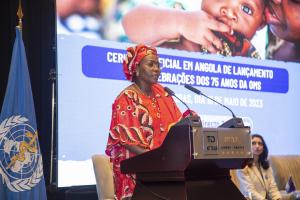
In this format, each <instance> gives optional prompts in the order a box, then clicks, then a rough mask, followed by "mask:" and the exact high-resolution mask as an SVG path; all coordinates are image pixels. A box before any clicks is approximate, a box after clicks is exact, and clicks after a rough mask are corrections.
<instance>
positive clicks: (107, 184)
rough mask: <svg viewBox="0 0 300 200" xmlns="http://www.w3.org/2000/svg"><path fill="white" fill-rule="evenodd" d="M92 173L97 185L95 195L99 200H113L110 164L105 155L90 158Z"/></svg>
mask: <svg viewBox="0 0 300 200" xmlns="http://www.w3.org/2000/svg"><path fill="white" fill-rule="evenodd" d="M92 161H93V166H94V172H95V177H96V183H97V194H98V198H99V200H114V199H115V192H114V181H113V171H112V164H111V163H110V161H109V157H108V156H106V155H93V156H92Z"/></svg>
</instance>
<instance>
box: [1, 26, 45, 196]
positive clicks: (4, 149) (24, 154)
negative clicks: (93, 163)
mask: <svg viewBox="0 0 300 200" xmlns="http://www.w3.org/2000/svg"><path fill="white" fill-rule="evenodd" d="M0 159H1V162H0V199H1V200H2V199H3V200H4V199H9V200H19V199H20V200H21V199H22V200H35V199H36V200H37V199H38V200H44V199H47V196H46V189H45V180H44V174H43V162H42V155H41V151H40V146H39V141H38V132H37V126H36V118H35V110H34V102H33V96H32V91H31V84H30V77H29V72H28V66H27V59H26V53H25V48H24V43H23V40H22V32H21V30H20V29H18V28H17V29H16V40H15V43H14V47H13V54H12V59H11V66H10V72H9V77H8V84H7V88H6V93H5V98H4V102H3V105H2V110H1V115H0Z"/></svg>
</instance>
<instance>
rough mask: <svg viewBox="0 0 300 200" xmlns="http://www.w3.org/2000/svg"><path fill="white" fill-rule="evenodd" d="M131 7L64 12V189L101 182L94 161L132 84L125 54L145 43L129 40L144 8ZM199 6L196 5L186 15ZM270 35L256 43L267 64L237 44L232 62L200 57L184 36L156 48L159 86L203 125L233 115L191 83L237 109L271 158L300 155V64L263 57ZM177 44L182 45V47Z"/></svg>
mask: <svg viewBox="0 0 300 200" xmlns="http://www.w3.org/2000/svg"><path fill="white" fill-rule="evenodd" d="M57 1H59V0H57ZM111 2H114V1H111ZM122 2H123V1H122ZM124 2H127V3H128V2H134V3H135V4H129V3H128V4H122V5H117V4H113V5H107V7H105V9H106V11H107V12H104V10H105V9H104V10H102V11H101V12H99V11H97V14H94V13H95V11H94V12H92V13H93V15H86V16H85V15H84V14H83V13H81V12H80V13H75V14H73V15H70V16H69V17H65V16H64V15H63V14H61V12H59V10H58V23H57V116H58V117H57V123H58V124H57V125H58V128H57V135H58V143H57V144H58V186H59V187H67V186H76V185H91V184H95V178H94V171H93V165H92V161H91V157H92V155H94V154H105V148H106V143H107V139H108V134H109V126H110V120H111V109H112V104H113V102H114V99H115V98H116V97H117V96H118V94H119V93H120V92H121V91H122V90H123V89H124V88H125V87H127V86H128V85H130V84H131V82H129V81H127V80H126V79H125V76H124V74H123V71H122V62H123V59H124V58H125V56H126V51H125V50H126V48H127V47H129V46H132V45H134V43H137V42H138V41H135V40H134V41H131V40H130V39H129V38H128V35H126V34H125V31H124V29H125V27H123V28H122V25H121V19H122V17H123V16H124V13H129V11H130V10H131V9H132V7H133V8H136V7H137V6H138V5H137V3H136V1H124ZM147 2H148V1H147ZM155 2H156V1H155ZM161 2H167V3H165V4H164V5H166V7H167V6H168V5H167V4H168V3H169V2H171V1H161ZM172 2H173V1H172ZM186 2H189V1H186ZM200 2H201V1H200ZM120 4H121V3H120ZM186 4H191V3H186ZM125 5H126V6H127V7H126V6H125ZM153 5H154V6H155V5H157V4H155V3H153ZM174 5H175V4H174ZM179 5H181V6H183V5H185V4H179ZM122 6H123V7H122ZM129 6H131V7H130V9H128V7H129ZM194 7H195V5H189V7H184V9H185V10H186V9H187V8H194ZM199 7H200V3H199V2H198V8H199ZM58 8H59V5H58ZM125 8H126V9H125ZM124 9H125V10H126V12H125V11H124ZM166 9H167V8H166ZM174 9H175V8H174ZM181 9H182V8H181ZM128 10H129V11H128ZM191 10H192V9H191ZM121 11H122V12H121ZM123 12H124V13H123ZM69 18H70V19H69ZM96 22H97V23H96ZM75 25H76V26H75ZM70 27H72V28H73V29H71V28H70ZM76 27H77V28H76ZM78 27H80V28H81V29H79V28H78ZM265 34H266V29H262V30H260V32H257V33H256V34H255V36H254V38H253V39H252V40H251V42H250V43H249V44H251V45H253V46H254V47H255V49H256V50H255V52H258V54H259V55H260V57H262V58H263V59H257V58H249V57H253V56H249V54H239V53H240V52H241V51H239V50H237V49H236V48H235V47H236V46H234V47H231V46H230V45H229V51H228V52H227V53H226V56H224V55H225V54H223V53H224V52H221V53H220V54H221V55H218V54H208V53H207V52H205V48H204V47H203V46H201V45H200V46H201V47H200V48H199V49H200V50H201V51H200V50H199V51H193V50H190V49H189V47H190V46H189V45H188V46H185V44H186V43H185V41H184V39H183V40H182V39H180V38H179V41H178V40H176V41H173V40H172V41H169V42H167V43H159V44H158V45H154V46H157V49H158V54H159V62H160V66H161V75H160V77H159V83H160V84H162V85H163V86H166V87H168V88H170V89H172V90H173V91H174V92H175V94H176V95H177V96H178V97H179V98H180V99H182V100H183V101H184V102H185V103H186V104H187V105H188V106H189V107H190V108H191V109H192V110H194V111H196V112H197V113H198V115H199V116H200V117H201V121H202V125H203V127H218V126H219V125H220V124H222V123H223V122H225V121H227V120H229V119H230V118H231V117H232V115H231V113H230V112H229V111H228V110H227V109H225V108H224V107H222V106H220V105H218V104H216V103H214V102H213V101H211V100H209V99H207V98H206V97H204V96H201V95H197V94H195V93H192V92H191V91H189V90H187V89H186V88H185V87H184V85H185V84H188V85H191V86H193V87H195V88H197V89H198V90H200V91H201V92H202V93H204V94H205V95H207V96H209V97H211V98H213V99H214V100H216V101H218V102H220V103H222V104H224V105H226V106H227V107H229V108H230V109H232V111H233V112H234V113H235V115H236V116H237V117H240V118H242V119H243V121H244V124H245V125H246V126H250V127H251V132H252V133H258V134H261V135H263V136H264V138H265V140H266V142H267V145H268V147H269V152H270V154H277V155H278V154H300V146H299V144H298V142H297V141H298V139H297V138H298V135H299V133H300V127H299V126H298V124H297V123H299V122H298V121H299V119H298V113H300V106H299V102H300V79H299V77H300V64H299V63H294V62H282V61H274V60H268V59H264V57H265V49H264V48H265V44H266V37H265ZM223 39H224V38H223ZM229 39H230V38H229ZM231 39H232V38H231ZM146 40H148V39H147V38H146V39H145V41H146ZM237 40H239V38H237ZM224 41H226V38H225V39H224ZM239 41H243V43H245V44H248V42H249V41H250V40H248V39H244V38H243V39H242V40H239ZM150 43H151V42H150ZM175 43H177V44H180V45H178V46H180V48H177V47H178V46H176V45H174V44H175ZM153 44H154V43H153ZM224 44H225V43H224ZM239 44H240V43H239ZM246 46H247V45H246ZM248 46H249V45H248ZM250 49H252V48H250ZM206 50H207V49H206ZM249 52H250V50H249ZM251 52H252V53H253V51H251ZM251 55H253V54H251ZM255 55H256V54H255ZM174 100H175V101H176V103H177V105H178V106H179V108H180V110H181V111H182V112H184V111H185V110H186V109H187V108H186V107H185V105H183V104H182V103H181V102H180V101H178V100H177V99H174Z"/></svg>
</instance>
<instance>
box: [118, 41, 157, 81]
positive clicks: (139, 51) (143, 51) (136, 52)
mask: <svg viewBox="0 0 300 200" xmlns="http://www.w3.org/2000/svg"><path fill="white" fill-rule="evenodd" d="M149 54H153V55H157V51H156V49H155V48H152V47H149V46H146V45H144V44H138V45H136V46H134V47H128V48H127V56H126V58H125V60H124V61H123V71H124V74H125V76H126V79H127V80H129V81H133V80H132V78H133V76H134V75H135V73H136V68H137V66H138V64H139V63H140V62H141V60H142V59H143V58H144V57H145V56H147V55H149Z"/></svg>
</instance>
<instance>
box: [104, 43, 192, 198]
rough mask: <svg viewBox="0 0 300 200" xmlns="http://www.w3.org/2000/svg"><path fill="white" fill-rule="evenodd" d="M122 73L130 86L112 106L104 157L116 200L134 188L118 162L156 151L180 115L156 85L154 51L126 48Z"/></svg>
mask: <svg viewBox="0 0 300 200" xmlns="http://www.w3.org/2000/svg"><path fill="white" fill-rule="evenodd" d="M123 70H124V73H125V76H126V79H127V80H129V81H131V82H132V84H131V85H130V86H128V87H127V88H125V89H124V90H123V91H122V92H121V93H120V94H119V95H118V97H117V98H116V99H115V102H114V104H113V106H112V119H111V125H110V131H109V137H108V142H107V147H106V154H107V155H108V156H109V157H110V160H111V162H112V164H113V173H114V183H115V184H114V185H115V194H116V199H117V200H125V199H126V200H130V199H131V196H132V195H133V191H134V188H135V180H134V175H130V174H122V173H121V170H120V163H121V161H122V160H124V159H128V158H130V157H133V156H136V155H138V154H141V153H144V152H146V151H149V150H152V149H155V148H158V147H159V146H160V145H161V144H162V143H163V141H164V139H165V137H166V135H167V133H168V131H169V129H170V127H171V126H172V125H173V124H175V123H176V122H177V121H179V120H180V119H181V116H182V114H181V112H180V110H179V109H178V107H177V106H176V104H175V102H174V100H173V98H172V97H171V96H170V95H169V94H168V93H167V92H166V91H165V90H164V88H163V87H162V86H161V85H160V84H158V83H157V80H158V77H159V75H160V66H159V62H158V56H157V52H156V49H154V48H151V47H148V46H145V45H137V46H135V47H129V48H128V49H127V57H126V59H125V61H124V62H123ZM188 112H189V111H188ZM184 114H187V115H188V113H187V112H185V113H184ZM183 116H184V115H183Z"/></svg>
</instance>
